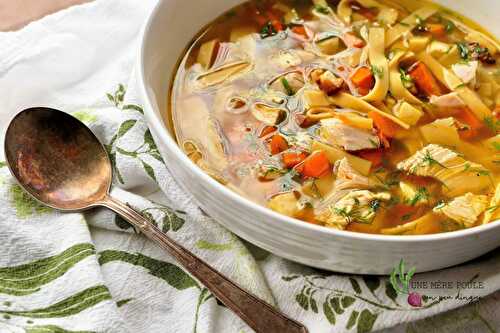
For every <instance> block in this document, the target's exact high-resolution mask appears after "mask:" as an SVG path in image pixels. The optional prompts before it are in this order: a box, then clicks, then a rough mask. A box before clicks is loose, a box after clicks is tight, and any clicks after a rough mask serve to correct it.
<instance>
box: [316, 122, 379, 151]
mask: <svg viewBox="0 0 500 333" xmlns="http://www.w3.org/2000/svg"><path fill="white" fill-rule="evenodd" d="M321 135H322V136H323V138H324V139H325V140H327V141H328V143H330V144H332V145H336V146H340V147H342V148H344V149H345V150H346V151H357V150H363V149H376V148H379V147H380V139H379V138H378V136H377V135H375V134H374V133H373V132H372V131H365V130H362V129H359V128H356V127H353V126H349V125H346V124H344V123H343V122H342V121H341V120H339V119H336V118H330V119H324V120H322V121H321Z"/></svg>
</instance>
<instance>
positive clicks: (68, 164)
mask: <svg viewBox="0 0 500 333" xmlns="http://www.w3.org/2000/svg"><path fill="white" fill-rule="evenodd" d="M5 155H6V159H7V162H8V165H9V167H10V170H11V172H12V174H13V175H14V177H15V178H16V179H17V181H18V182H19V183H20V184H21V186H22V187H23V188H24V189H25V190H26V191H27V192H29V193H30V194H31V195H32V196H33V197H34V198H35V199H37V200H38V201H40V202H41V203H43V204H44V205H47V206H49V207H52V208H54V209H57V210H62V211H81V210H85V209H88V208H92V207H94V206H96V203H98V202H100V201H103V200H104V199H105V198H106V196H107V193H108V191H109V189H110V186H111V181H112V170H111V163H110V161H109V158H108V154H107V153H106V150H105V149H104V147H103V145H102V144H101V143H100V142H99V140H98V139H97V138H96V137H95V135H94V134H93V133H92V132H91V131H90V129H88V127H86V126H82V123H81V122H80V121H79V120H78V119H76V118H74V117H72V116H71V115H69V114H67V113H64V112H62V111H58V110H55V109H50V108H42V107H38V108H31V109H27V110H24V111H23V112H21V113H19V114H18V115H17V116H16V117H15V118H14V119H13V120H12V122H11V123H10V126H9V128H8V129H7V133H6V136H5Z"/></svg>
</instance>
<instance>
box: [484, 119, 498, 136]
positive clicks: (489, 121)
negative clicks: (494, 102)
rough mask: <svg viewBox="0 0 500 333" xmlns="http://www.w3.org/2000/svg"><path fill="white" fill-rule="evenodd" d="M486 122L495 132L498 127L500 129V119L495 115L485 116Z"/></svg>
mask: <svg viewBox="0 0 500 333" xmlns="http://www.w3.org/2000/svg"><path fill="white" fill-rule="evenodd" d="M483 122H484V124H485V125H486V127H488V128H489V129H490V130H491V131H492V132H493V133H497V132H498V129H500V120H496V119H495V118H493V117H491V116H490V117H485V118H484V119H483Z"/></svg>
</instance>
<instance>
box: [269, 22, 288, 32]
mask: <svg viewBox="0 0 500 333" xmlns="http://www.w3.org/2000/svg"><path fill="white" fill-rule="evenodd" d="M271 25H272V26H273V28H274V30H276V31H283V30H285V28H284V26H283V23H281V22H280V21H279V20H271Z"/></svg>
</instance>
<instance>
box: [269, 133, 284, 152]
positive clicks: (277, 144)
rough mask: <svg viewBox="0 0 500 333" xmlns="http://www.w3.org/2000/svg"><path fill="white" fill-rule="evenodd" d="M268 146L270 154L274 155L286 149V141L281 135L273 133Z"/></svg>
mask: <svg viewBox="0 0 500 333" xmlns="http://www.w3.org/2000/svg"><path fill="white" fill-rule="evenodd" d="M270 147H271V154H273V155H276V154H279V153H281V152H284V151H285V150H287V149H288V142H287V141H286V139H285V138H284V137H282V136H281V135H279V134H275V135H274V136H273V137H272V139H271V143H270Z"/></svg>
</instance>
